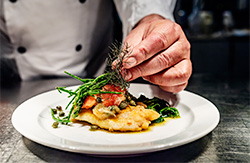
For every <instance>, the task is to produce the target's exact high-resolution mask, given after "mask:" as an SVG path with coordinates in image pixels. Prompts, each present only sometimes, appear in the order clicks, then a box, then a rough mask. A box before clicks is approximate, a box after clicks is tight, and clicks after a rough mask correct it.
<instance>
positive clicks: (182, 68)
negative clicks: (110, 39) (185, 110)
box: [124, 14, 192, 93]
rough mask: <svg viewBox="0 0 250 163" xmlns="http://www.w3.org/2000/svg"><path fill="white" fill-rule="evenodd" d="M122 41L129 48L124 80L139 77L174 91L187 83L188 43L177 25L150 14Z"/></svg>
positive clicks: (190, 68)
mask: <svg viewBox="0 0 250 163" xmlns="http://www.w3.org/2000/svg"><path fill="white" fill-rule="evenodd" d="M124 42H125V43H126V44H127V45H128V46H130V48H131V49H132V52H131V54H130V55H129V56H128V57H125V59H124V68H125V69H126V76H125V79H126V80H129V81H131V80H134V79H136V78H138V77H142V78H144V79H145V80H147V81H149V82H151V83H153V84H156V85H159V86H160V87H161V88H162V89H163V90H165V91H168V92H173V93H177V92H180V91H181V90H183V89H184V88H185V87H186V86H187V83H188V79H189V78H190V76H191V73H192V63H191V60H190V44H189V42H188V40H187V39H186V37H185V34H184V32H183V31H182V29H181V27H180V26H179V25H178V24H176V23H175V22H172V21H171V20H167V19H164V18H163V17H161V16H159V15H154V14H153V15H149V16H146V17H144V18H143V19H142V20H141V21H140V22H139V23H138V24H137V26H136V27H135V28H134V29H133V30H132V31H131V32H130V34H129V35H128V36H127V37H126V39H125V41H124Z"/></svg>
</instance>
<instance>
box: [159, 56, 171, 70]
mask: <svg viewBox="0 0 250 163" xmlns="http://www.w3.org/2000/svg"><path fill="white" fill-rule="evenodd" d="M157 62H158V63H157V64H158V65H159V67H164V68H167V67H169V66H170V63H172V57H171V56H170V55H167V54H165V53H162V54H160V55H158V60H157Z"/></svg>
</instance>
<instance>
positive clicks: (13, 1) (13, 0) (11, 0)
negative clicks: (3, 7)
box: [9, 0, 17, 3]
mask: <svg viewBox="0 0 250 163" xmlns="http://www.w3.org/2000/svg"><path fill="white" fill-rule="evenodd" d="M9 1H10V2H12V3H15V2H16V1H17V0H9Z"/></svg>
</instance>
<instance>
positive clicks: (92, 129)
mask: <svg viewBox="0 0 250 163" xmlns="http://www.w3.org/2000/svg"><path fill="white" fill-rule="evenodd" d="M98 128H99V127H98V126H96V125H92V126H91V127H90V129H89V130H91V131H95V130H97V129H98Z"/></svg>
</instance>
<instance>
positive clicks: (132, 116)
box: [75, 105, 160, 132]
mask: <svg viewBox="0 0 250 163" xmlns="http://www.w3.org/2000/svg"><path fill="white" fill-rule="evenodd" d="M159 117H160V114H159V113H157V112H156V111H154V110H151V109H145V108H144V107H143V106H141V105H137V106H128V107H126V108H125V109H123V110H121V112H120V113H119V114H116V115H115V116H114V117H111V118H107V119H100V118H98V116H96V115H95V114H94V113H93V110H91V109H83V110H82V111H81V112H80V113H79V116H77V117H76V118H75V120H79V121H86V122H89V123H91V124H93V125H97V126H99V127H100V128H102V129H107V130H109V131H122V132H125V131H141V130H145V129H148V127H149V125H150V123H151V121H153V120H155V119H157V118H159Z"/></svg>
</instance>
